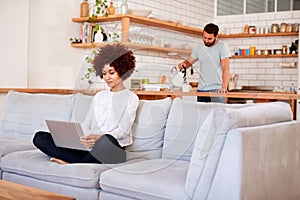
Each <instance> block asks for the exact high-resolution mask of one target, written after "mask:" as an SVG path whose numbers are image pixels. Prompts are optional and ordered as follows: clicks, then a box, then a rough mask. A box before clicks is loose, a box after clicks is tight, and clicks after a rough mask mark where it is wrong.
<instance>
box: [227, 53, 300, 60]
mask: <svg viewBox="0 0 300 200" xmlns="http://www.w3.org/2000/svg"><path fill="white" fill-rule="evenodd" d="M289 57H298V54H269V55H252V56H232V58H233V59H237V58H289Z"/></svg>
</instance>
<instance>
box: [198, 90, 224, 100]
mask: <svg viewBox="0 0 300 200" xmlns="http://www.w3.org/2000/svg"><path fill="white" fill-rule="evenodd" d="M197 91H198V92H216V90H197ZM197 101H198V102H219V103H225V98H224V97H201V96H197Z"/></svg>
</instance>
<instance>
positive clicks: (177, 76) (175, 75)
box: [171, 66, 187, 87]
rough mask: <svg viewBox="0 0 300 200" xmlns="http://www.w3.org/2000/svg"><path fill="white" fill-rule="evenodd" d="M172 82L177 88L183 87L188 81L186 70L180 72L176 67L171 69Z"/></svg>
mask: <svg viewBox="0 0 300 200" xmlns="http://www.w3.org/2000/svg"><path fill="white" fill-rule="evenodd" d="M171 82H172V84H173V85H174V86H176V87H182V85H183V84H185V83H187V81H186V69H185V68H182V69H181V70H179V69H178V68H177V67H176V66H174V67H172V69H171Z"/></svg>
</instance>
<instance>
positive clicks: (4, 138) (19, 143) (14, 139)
mask: <svg viewBox="0 0 300 200" xmlns="http://www.w3.org/2000/svg"><path fill="white" fill-rule="evenodd" d="M0 144H1V145H0V158H1V157H2V156H5V155H6V154H8V153H11V152H15V151H22V150H30V149H35V147H34V146H33V144H32V141H31V138H27V137H20V136H17V135H12V134H0Z"/></svg>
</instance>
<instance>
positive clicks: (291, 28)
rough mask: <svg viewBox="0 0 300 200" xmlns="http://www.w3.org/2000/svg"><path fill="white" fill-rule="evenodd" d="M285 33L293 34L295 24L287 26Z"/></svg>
mask: <svg viewBox="0 0 300 200" xmlns="http://www.w3.org/2000/svg"><path fill="white" fill-rule="evenodd" d="M285 31H286V32H288V33H290V32H293V24H287V25H286V30H285Z"/></svg>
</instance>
